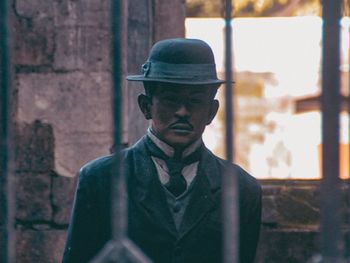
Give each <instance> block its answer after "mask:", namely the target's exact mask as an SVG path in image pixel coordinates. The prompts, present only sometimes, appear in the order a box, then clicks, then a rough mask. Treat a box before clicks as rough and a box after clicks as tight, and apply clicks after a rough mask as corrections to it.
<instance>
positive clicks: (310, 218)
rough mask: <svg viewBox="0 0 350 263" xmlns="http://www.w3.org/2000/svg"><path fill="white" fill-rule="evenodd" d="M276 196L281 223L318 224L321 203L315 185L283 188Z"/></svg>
mask: <svg viewBox="0 0 350 263" xmlns="http://www.w3.org/2000/svg"><path fill="white" fill-rule="evenodd" d="M275 198H276V209H277V211H278V214H279V215H280V222H279V223H280V224H281V225H298V224H301V225H307V224H311V225H312V224H318V222H319V218H320V204H319V198H318V197H317V193H316V189H315V188H314V187H303V188H295V187H288V188H283V190H282V191H281V194H280V195H279V196H275Z"/></svg>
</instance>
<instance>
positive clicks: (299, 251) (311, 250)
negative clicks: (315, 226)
mask: <svg viewBox="0 0 350 263" xmlns="http://www.w3.org/2000/svg"><path fill="white" fill-rule="evenodd" d="M319 249H320V245H319V233H318V232H316V231H312V230H306V231H305V230H304V231H303V230H278V231H272V230H267V229H263V230H262V233H261V236H260V242H259V246H258V251H257V256H256V263H281V262H288V263H301V262H303V263H304V262H308V260H309V259H311V257H313V256H314V255H316V254H318V253H319V252H320V251H319Z"/></svg>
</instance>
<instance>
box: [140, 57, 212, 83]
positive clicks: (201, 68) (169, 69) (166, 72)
mask: <svg viewBox="0 0 350 263" xmlns="http://www.w3.org/2000/svg"><path fill="white" fill-rule="evenodd" d="M142 73H143V75H144V76H145V77H146V78H156V79H157V78H164V79H189V80H190V79H195V80H208V79H217V76H216V68H215V64H170V63H164V62H151V61H147V62H146V63H145V64H143V65H142Z"/></svg>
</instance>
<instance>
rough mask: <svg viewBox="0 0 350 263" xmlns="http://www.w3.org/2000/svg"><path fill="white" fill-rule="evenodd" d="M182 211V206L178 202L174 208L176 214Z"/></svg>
mask: <svg viewBox="0 0 350 263" xmlns="http://www.w3.org/2000/svg"><path fill="white" fill-rule="evenodd" d="M180 210H181V204H180V203H179V202H176V203H175V204H174V206H173V211H174V213H178V212H179V211H180Z"/></svg>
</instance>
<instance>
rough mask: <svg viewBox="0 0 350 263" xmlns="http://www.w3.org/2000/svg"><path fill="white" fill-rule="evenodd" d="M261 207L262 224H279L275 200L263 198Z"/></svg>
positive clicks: (272, 197)
mask: <svg viewBox="0 0 350 263" xmlns="http://www.w3.org/2000/svg"><path fill="white" fill-rule="evenodd" d="M262 207H263V209H262V214H261V222H262V224H267V225H277V224H278V223H280V221H281V219H280V216H279V213H278V210H277V207H276V198H275V197H274V196H263V198H262Z"/></svg>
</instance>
